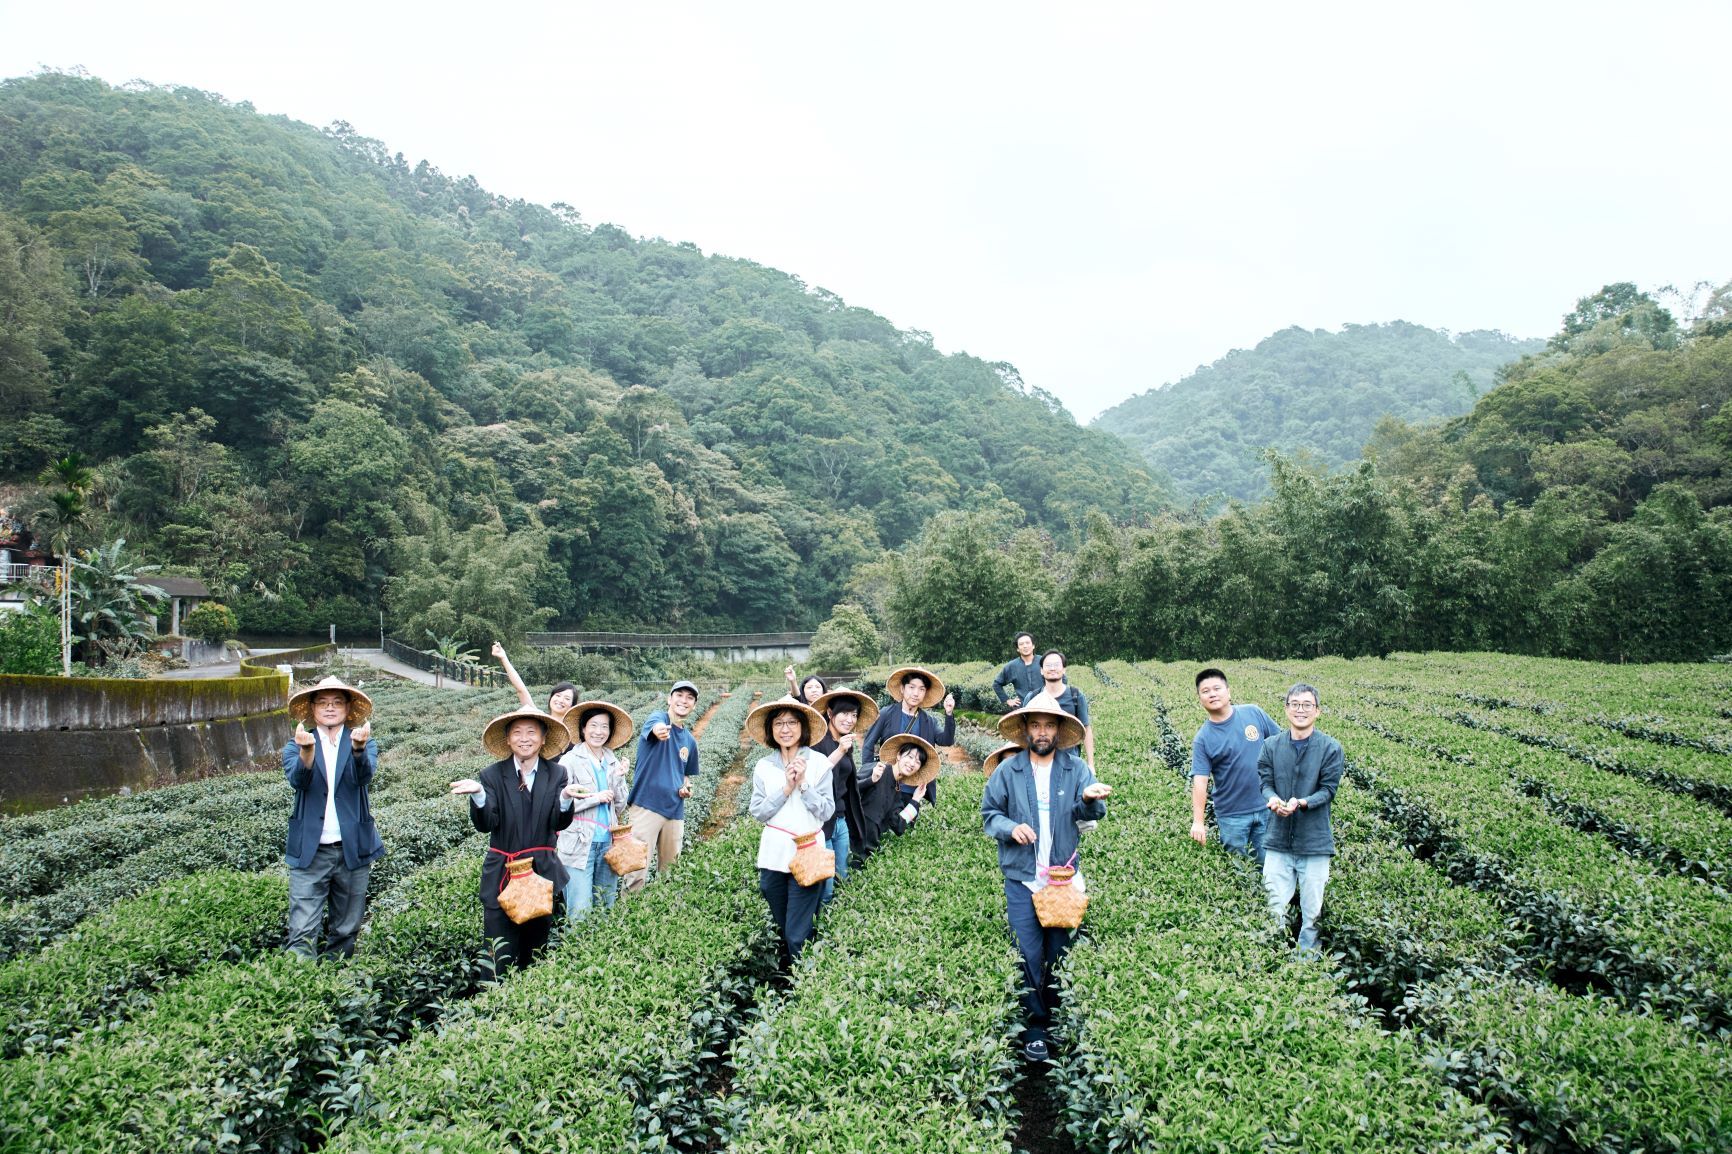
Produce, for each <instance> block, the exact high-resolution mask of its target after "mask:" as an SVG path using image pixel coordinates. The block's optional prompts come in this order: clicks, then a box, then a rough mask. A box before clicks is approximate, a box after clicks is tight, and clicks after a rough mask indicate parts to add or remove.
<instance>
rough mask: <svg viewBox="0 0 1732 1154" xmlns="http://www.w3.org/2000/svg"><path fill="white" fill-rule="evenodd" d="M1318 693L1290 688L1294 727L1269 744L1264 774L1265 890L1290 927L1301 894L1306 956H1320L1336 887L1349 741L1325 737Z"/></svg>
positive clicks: (1260, 764) (1261, 764)
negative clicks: (1324, 920)
mask: <svg viewBox="0 0 1732 1154" xmlns="http://www.w3.org/2000/svg"><path fill="white" fill-rule="evenodd" d="M1319 704H1320V698H1319V697H1318V694H1317V690H1316V689H1314V688H1313V687H1311V686H1309V685H1306V684H1305V683H1304V682H1300V683H1299V684H1297V685H1295V686H1293V688H1291V689H1289V690H1288V691H1287V729H1286V730H1285V731H1284V732H1281V733H1277V734H1276V735H1275V736H1274V737H1271V738H1269V739H1268V740H1267V741H1265V742H1264V743H1263V751H1262V753H1261V754H1260V755H1259V756H1258V758H1257V777H1258V779H1259V780H1260V781H1261V783H1262V786H1263V797H1264V800H1265V801H1266V802H1267V804H1268V806H1269V812H1270V813H1271V814H1272V815H1273V816H1272V817H1271V819H1270V821H1269V830H1268V832H1267V833H1266V834H1265V835H1264V840H1263V850H1264V855H1263V889H1264V890H1265V891H1266V892H1267V893H1268V895H1269V912H1270V913H1271V914H1272V915H1274V917H1275V920H1276V921H1277V922H1278V923H1280V924H1281V925H1282V926H1283V927H1285V926H1286V924H1287V906H1288V904H1289V903H1290V902H1291V901H1292V900H1293V891H1294V890H1295V889H1297V890H1298V891H1299V913H1300V917H1301V921H1300V926H1299V952H1300V953H1301V954H1306V955H1310V956H1315V955H1316V954H1317V917H1318V915H1319V914H1321V913H1322V912H1323V888H1324V887H1325V886H1327V885H1328V884H1329V859H1330V858H1331V857H1333V856H1334V855H1335V834H1334V831H1333V830H1331V829H1330V827H1329V803H1330V802H1331V801H1333V800H1334V799H1335V790H1336V788H1337V787H1338V786H1340V784H1341V766H1342V761H1343V758H1342V753H1341V743H1340V742H1339V741H1336V740H1335V739H1334V738H1333V737H1330V736H1329V735H1328V734H1326V733H1319V732H1317V710H1318V706H1319Z"/></svg>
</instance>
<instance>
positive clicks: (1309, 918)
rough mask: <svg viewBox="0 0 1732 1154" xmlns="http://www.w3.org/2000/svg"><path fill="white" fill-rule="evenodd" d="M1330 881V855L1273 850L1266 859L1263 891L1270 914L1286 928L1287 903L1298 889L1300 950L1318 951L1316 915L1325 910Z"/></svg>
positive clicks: (1305, 951)
mask: <svg viewBox="0 0 1732 1154" xmlns="http://www.w3.org/2000/svg"><path fill="white" fill-rule="evenodd" d="M1328 884H1329V855H1328V854H1326V853H1312V854H1294V853H1282V852H1281V851H1280V850H1270V851H1269V852H1268V853H1267V854H1266V855H1264V858H1263V890H1264V892H1265V893H1267V894H1268V895H1269V913H1270V914H1271V915H1272V916H1273V917H1274V919H1275V921H1276V923H1277V924H1279V925H1280V926H1281V928H1282V929H1286V928H1287V905H1288V903H1289V902H1291V901H1292V900H1293V891H1294V890H1295V889H1297V890H1298V891H1299V919H1300V920H1299V952H1300V953H1302V954H1309V955H1312V956H1315V955H1316V954H1317V915H1319V914H1321V913H1322V912H1323V887H1325V886H1327V885H1328Z"/></svg>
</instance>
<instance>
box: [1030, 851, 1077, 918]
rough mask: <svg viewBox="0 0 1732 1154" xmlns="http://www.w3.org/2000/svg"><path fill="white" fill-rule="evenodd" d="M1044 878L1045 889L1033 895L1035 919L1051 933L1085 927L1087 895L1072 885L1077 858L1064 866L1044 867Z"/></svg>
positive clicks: (1074, 856)
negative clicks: (1084, 915)
mask: <svg viewBox="0 0 1732 1154" xmlns="http://www.w3.org/2000/svg"><path fill="white" fill-rule="evenodd" d="M1041 876H1042V877H1043V878H1045V879H1046V885H1045V886H1043V887H1042V888H1041V889H1039V890H1038V891H1036V893H1035V895H1034V899H1033V900H1034V916H1035V917H1036V918H1037V919H1039V921H1040V924H1041V925H1043V926H1045V927H1046V928H1047V929H1049V930H1074V929H1076V928H1077V927H1078V926H1080V925H1082V920H1083V913H1084V911H1086V910H1087V909H1088V908H1089V899H1088V895H1087V894H1082V893H1078V892H1077V889H1076V887H1075V886H1073V885H1072V884H1071V882H1073V881H1074V880H1075V879H1076V854H1074V853H1073V854H1071V855H1070V861H1067V862H1065V863H1064V864H1063V865H1061V866H1045V867H1042V869H1041Z"/></svg>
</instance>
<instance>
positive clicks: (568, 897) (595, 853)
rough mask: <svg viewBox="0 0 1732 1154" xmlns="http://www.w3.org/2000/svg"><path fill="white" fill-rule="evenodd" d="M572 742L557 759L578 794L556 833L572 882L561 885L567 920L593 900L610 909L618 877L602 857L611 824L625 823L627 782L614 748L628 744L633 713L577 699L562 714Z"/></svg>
mask: <svg viewBox="0 0 1732 1154" xmlns="http://www.w3.org/2000/svg"><path fill="white" fill-rule="evenodd" d="M565 724H566V728H567V729H569V730H570V731H571V737H572V740H573V741H574V742H575V743H576V744H574V745H573V746H572V747H571V749H570V751H569V752H567V753H566V755H565V756H564V757H562V758H560V759H559V764H560V766H561V767H562V768H564V770H565V781H566V785H567V786H575V787H577V789H579V790H580V791H581V794H580V796H579V797H578V798H577V800H576V802H575V803H574V805H573V808H575V809H576V811H577V812H576V814H575V815H574V816H573V817H572V820H571V824H570V825H569V826H567V827H565V829H563V830H561V831H560V834H559V841H558V843H557V848H558V850H559V860H560V861H562V862H564V863H565V868H566V870H567V871H568V872H569V873H570V875H571V877H570V880H569V881H567V882H566V883H565V916H566V917H567V918H570V919H571V920H572V921H574V922H575V921H578V920H580V919H581V918H582V917H583V916H584V915H585V914H587V913H588V912H589V910H590V908H591V907H592V906H594V905H595V903H596V902H598V901H599V902H601V904H602V905H605V906H611V905H613V899H614V896H615V895H616V894H617V893H618V892H619V877H618V875H616V874H615V873H614V872H613V867H611V866H609V865H608V864H607V859H606V857H605V856H604V855H605V854H606V853H607V850H608V847H609V846H610V845H612V844H613V835H612V834H611V833H609V832H608V827H609V826H610V825H614V824H618V823H621V822H623V820H624V819H623V817H622V816H621V815H622V814H623V812H624V811H623V809H622V808H621V805H622V803H623V802H624V801H625V796H626V790H627V788H628V784H627V781H626V765H625V762H623V761H621V760H620V759H619V757H617V756H616V755H615V754H614V752H613V751H614V750H616V749H618V748H619V747H620V746H622V745H624V744H625V743H626V742H628V741H630V740H631V737H632V721H631V714H629V713H627V712H626V711H625V710H623V709H621V708H620V707H619V706H617V705H613V704H610V703H609V702H606V701H580V702H578V703H577V704H576V705H574V706H572V707H571V708H570V709H569V710H567V711H566V714H565Z"/></svg>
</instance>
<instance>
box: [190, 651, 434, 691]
mask: <svg viewBox="0 0 1732 1154" xmlns="http://www.w3.org/2000/svg"><path fill="white" fill-rule="evenodd" d="M281 652H284V651H283V650H280V649H255V650H253V651H252V655H253V656H254V657H269V656H270V655H271V654H273V653H281ZM338 652H340V653H341V654H342V655H343V656H344V657H346V658H348V659H349V660H351V661H360V662H363V663H365V664H367V665H371V666H373V667H374V668H375V669H380V670H383V671H384V672H386V673H389V674H391V675H392V676H393V677H401V678H402V679H403V680H404V681H413V682H415V683H416V684H417V685H432V684H434V678H433V675H432V674H431V673H428V672H427V671H426V670H424V669H416V668H415V667H414V666H413V665H405V664H404V663H403V662H401V661H398V660H397V659H396V658H394V657H387V656H386V655H385V651H384V650H383V649H341V650H338ZM240 671H241V667H240V663H239V662H236V661H229V662H225V663H223V664H221V665H200V666H198V667H196V668H193V669H176V670H173V671H171V672H168V673H164V674H163V675H162V676H163V677H172V678H176V679H180V680H187V679H203V678H208V677H234V676H235V675H237V674H238V673H240ZM444 687H445V688H446V689H468V688H469V686H467V685H465V684H463V683H462V682H461V681H451V680H446V681H445V683H444Z"/></svg>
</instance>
